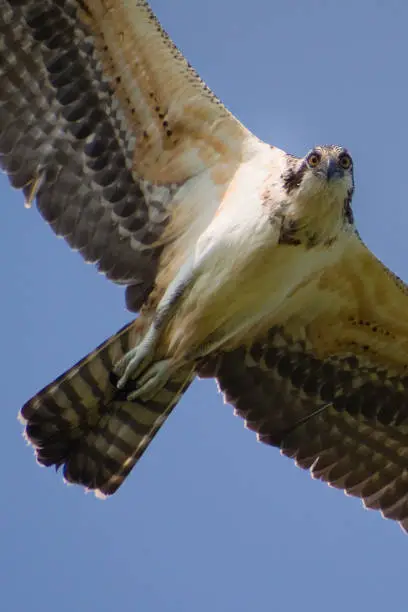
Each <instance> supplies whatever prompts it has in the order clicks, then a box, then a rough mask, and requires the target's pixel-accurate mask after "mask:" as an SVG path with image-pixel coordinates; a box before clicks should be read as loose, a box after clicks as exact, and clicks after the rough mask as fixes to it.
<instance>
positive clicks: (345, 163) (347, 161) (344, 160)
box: [339, 153, 353, 170]
mask: <svg viewBox="0 0 408 612" xmlns="http://www.w3.org/2000/svg"><path fill="white" fill-rule="evenodd" d="M352 163H353V162H352V161H351V157H350V155H348V154H347V153H343V154H342V155H340V157H339V164H340V166H341V167H342V168H343V170H348V169H349V168H351V164H352Z"/></svg>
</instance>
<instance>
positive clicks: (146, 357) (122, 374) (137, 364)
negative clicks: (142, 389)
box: [113, 342, 154, 389]
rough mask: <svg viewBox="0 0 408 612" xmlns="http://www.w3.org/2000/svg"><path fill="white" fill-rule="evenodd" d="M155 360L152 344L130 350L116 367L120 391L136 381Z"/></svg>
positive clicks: (144, 344) (141, 345)
mask: <svg viewBox="0 0 408 612" xmlns="http://www.w3.org/2000/svg"><path fill="white" fill-rule="evenodd" d="M153 358H154V348H153V346H152V344H151V343H144V342H142V343H141V344H139V345H138V346H136V347H135V348H134V349H132V350H130V351H129V352H128V353H126V355H124V356H123V357H122V359H120V360H119V361H118V362H117V363H116V364H115V366H114V369H113V371H114V373H115V374H116V376H118V378H119V380H118V382H117V383H116V386H117V388H118V389H123V388H124V387H125V386H126V383H127V382H128V381H129V380H130V379H135V378H137V377H138V376H139V374H140V373H141V372H143V371H144V370H145V369H146V368H147V367H148V366H149V364H150V363H151V362H152V361H153Z"/></svg>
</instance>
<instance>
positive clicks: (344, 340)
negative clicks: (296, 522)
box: [201, 236, 408, 531]
mask: <svg viewBox="0 0 408 612" xmlns="http://www.w3.org/2000/svg"><path fill="white" fill-rule="evenodd" d="M300 291H301V292H302V291H303V295H300V294H299V296H298V297H299V299H301V300H302V302H303V303H304V305H305V307H304V310H303V312H300V313H299V312H298V313H297V314H296V313H295V310H294V313H293V317H291V316H290V313H289V320H288V322H287V323H286V324H285V325H283V326H279V325H277V326H275V327H273V328H272V329H270V330H269V331H268V332H265V333H262V334H261V335H260V336H259V337H258V338H257V339H256V340H254V341H252V342H248V343H247V345H245V346H241V347H236V348H235V349H234V350H231V351H230V352H224V353H223V354H220V355H218V356H214V357H212V358H210V359H208V361H207V362H206V363H203V364H202V366H201V375H203V376H216V377H217V379H218V383H219V387H220V389H221V390H222V391H223V393H224V396H225V399H226V401H228V402H229V403H231V404H232V405H233V406H234V407H235V413H236V414H238V415H239V416H241V417H243V418H244V419H245V421H246V425H247V427H248V428H249V429H252V430H254V431H255V432H257V434H258V439H259V440H260V441H262V442H266V443H268V444H272V445H274V446H277V447H279V448H280V449H281V452H282V453H283V454H284V455H287V456H289V457H292V458H293V459H295V461H296V463H297V465H299V466H300V467H303V468H306V469H309V470H310V471H311V474H312V476H313V477H314V478H318V479H321V480H324V481H326V482H328V483H329V484H330V485H332V486H334V487H337V488H340V489H344V490H345V491H346V493H347V494H349V495H355V496H357V497H360V498H362V499H363V501H364V504H365V506H366V507H368V508H375V509H378V510H381V511H382V513H383V515H384V516H385V517H387V518H392V519H395V520H397V521H400V524H401V525H402V527H403V528H404V529H405V531H408V316H407V313H408V288H407V286H406V285H404V284H403V282H402V281H401V280H400V279H398V278H397V277H396V276H394V275H393V274H392V273H391V272H390V271H389V270H387V269H386V268H385V267H384V266H383V265H382V264H381V262H379V261H378V260H377V259H376V258H375V257H374V255H373V254H372V253H371V252H370V251H369V250H368V249H367V248H366V247H365V246H364V245H363V244H362V243H361V242H360V241H359V239H358V238H357V236H356V237H355V239H353V242H352V244H351V245H350V248H349V249H348V251H347V253H346V254H345V255H344V257H343V259H342V261H341V262H340V263H339V264H337V265H336V266H333V267H332V268H330V269H327V270H326V271H325V273H324V274H323V275H321V276H320V277H319V278H316V279H314V280H313V281H312V282H311V283H310V284H309V286H305V287H304V288H303V289H300ZM294 297H295V298H296V296H294Z"/></svg>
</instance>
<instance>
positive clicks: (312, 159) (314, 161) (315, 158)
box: [307, 152, 322, 168]
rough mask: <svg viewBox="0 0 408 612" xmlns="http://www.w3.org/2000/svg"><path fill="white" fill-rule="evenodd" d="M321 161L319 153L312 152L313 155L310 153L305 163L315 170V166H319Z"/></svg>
mask: <svg viewBox="0 0 408 612" xmlns="http://www.w3.org/2000/svg"><path fill="white" fill-rule="evenodd" d="M321 159H322V156H321V155H320V153H316V152H313V153H310V155H308V157H307V163H308V164H309V166H310V167H311V168H316V166H318V165H319V163H320V160H321Z"/></svg>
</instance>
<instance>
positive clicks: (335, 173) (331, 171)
mask: <svg viewBox="0 0 408 612" xmlns="http://www.w3.org/2000/svg"><path fill="white" fill-rule="evenodd" d="M343 176H344V171H343V169H342V168H340V167H339V165H338V163H337V161H336V160H335V159H329V162H328V164H327V168H326V178H327V180H328V181H330V180H331V179H333V178H342V177H343Z"/></svg>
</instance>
